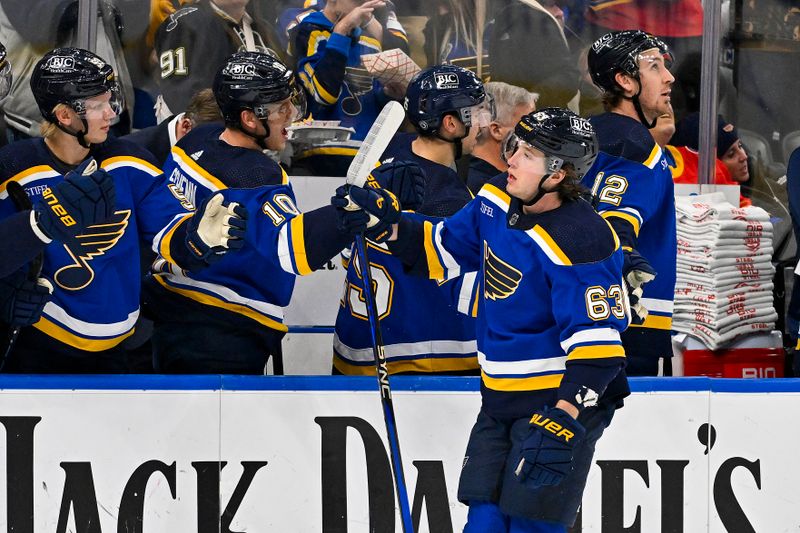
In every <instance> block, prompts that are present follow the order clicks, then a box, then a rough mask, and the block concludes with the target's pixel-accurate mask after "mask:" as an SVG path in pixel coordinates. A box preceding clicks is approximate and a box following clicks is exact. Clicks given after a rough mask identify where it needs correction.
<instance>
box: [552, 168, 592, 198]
mask: <svg viewBox="0 0 800 533" xmlns="http://www.w3.org/2000/svg"><path fill="white" fill-rule="evenodd" d="M561 168H562V169H563V170H565V171H566V172H567V175H566V176H565V177H564V179H563V180H562V181H561V183H559V185H558V197H559V198H561V201H563V202H571V201H573V200H577V199H578V198H580V197H581V196H583V195H585V194H586V193H587V192H588V190H587V189H586V187H584V186H583V185H581V180H580V178H579V177H578V174H577V173H576V172H575V168H574V167H573V166H572V163H564V166H563V167H561Z"/></svg>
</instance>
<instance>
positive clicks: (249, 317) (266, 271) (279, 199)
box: [154, 125, 346, 332]
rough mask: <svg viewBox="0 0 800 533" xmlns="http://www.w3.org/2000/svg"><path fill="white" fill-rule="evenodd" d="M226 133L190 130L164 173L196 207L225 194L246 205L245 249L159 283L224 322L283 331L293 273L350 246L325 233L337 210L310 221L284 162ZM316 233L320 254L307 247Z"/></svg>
mask: <svg viewBox="0 0 800 533" xmlns="http://www.w3.org/2000/svg"><path fill="white" fill-rule="evenodd" d="M222 131H223V128H222V127H221V126H219V125H209V126H206V127H201V128H197V129H195V130H192V131H191V132H190V133H189V134H187V135H186V136H185V137H184V138H183V139H181V140H180V141H179V142H178V143H177V144H176V145H175V146H174V147H173V148H172V152H171V154H170V157H169V158H168V159H167V162H166V163H165V166H164V174H165V176H167V177H168V179H169V181H170V183H171V185H172V186H173V187H176V188H177V189H178V190H179V192H180V193H182V194H183V195H184V196H186V197H187V198H188V199H190V200H191V201H192V202H193V203H196V204H200V203H201V202H202V201H203V200H205V199H206V198H208V197H209V196H211V195H212V194H213V193H215V192H216V191H223V194H224V195H225V200H226V201H230V202H238V203H240V204H241V205H243V206H244V207H245V208H247V212H248V216H249V218H248V225H247V231H246V233H245V243H244V247H243V248H242V249H241V250H238V251H237V252H236V253H232V254H226V256H225V257H223V258H222V259H221V260H220V261H218V262H216V263H214V264H212V265H211V266H209V267H208V268H206V269H203V270H202V271H199V272H184V271H181V270H177V269H173V268H166V269H163V271H162V272H160V273H158V274H156V275H154V280H155V281H156V282H157V283H159V284H160V285H161V286H162V287H163V288H165V289H167V290H169V291H171V292H173V293H176V294H179V295H182V296H184V297H186V298H189V299H190V300H193V301H194V302H196V303H197V304H200V305H201V306H205V311H203V312H204V313H206V314H208V313H211V312H213V313H215V317H217V318H218V319H221V320H226V321H228V322H231V323H232V324H234V325H237V326H242V327H253V326H254V325H255V324H254V323H253V322H256V323H258V324H261V325H263V326H266V327H268V328H271V329H272V330H277V331H280V332H285V331H286V329H287V328H286V326H285V325H284V324H283V308H284V307H285V306H286V305H288V304H289V300H290V299H291V296H292V291H293V290H294V282H295V276H297V275H303V274H310V273H311V272H312V270H314V269H315V268H318V266H319V265H320V264H321V263H322V262H324V261H323V260H322V259H318V258H317V255H315V252H316V251H319V253H321V254H322V255H327V257H325V258H324V260H328V259H330V257H332V256H333V255H334V254H335V253H336V252H338V251H339V250H341V249H342V248H344V246H345V245H346V243H345V242H341V241H342V239H341V238H339V239H337V238H336V237H333V236H331V235H328V234H327V233H326V231H327V232H332V231H335V228H336V222H335V218H333V216H335V215H334V214H333V213H334V211H333V208H329V209H327V210H325V209H323V210H317V211H315V212H312V213H315V214H316V215H320V214H321V215H322V219H321V220H320V217H319V216H315V215H312V218H313V219H314V220H313V221H311V222H309V221H308V216H309V214H301V213H300V212H299V211H298V210H297V208H296V207H295V197H294V191H293V190H292V187H291V185H290V184H289V183H288V179H287V176H286V173H285V172H284V171H283V169H282V168H281V167H280V165H278V164H277V163H275V162H274V161H272V160H271V159H270V158H268V157H267V156H265V155H264V154H263V153H261V152H260V151H258V150H250V149H246V148H241V147H235V146H231V145H229V144H227V143H225V142H223V141H221V140H220V139H219V135H220V134H221V133H222ZM315 228H321V229H317V230H315ZM310 231H316V232H317V235H318V236H319V238H317V239H314V241H315V242H316V243H317V245H316V247H315V248H314V250H309V249H307V248H306V243H307V242H309V240H308V239H307V238H306V235H307V233H308V232H310ZM312 244H314V243H312ZM336 246H338V248H336ZM331 247H332V248H333V251H330V252H328V249H329V248H331ZM217 310H222V311H223V313H222V314H219V313H217Z"/></svg>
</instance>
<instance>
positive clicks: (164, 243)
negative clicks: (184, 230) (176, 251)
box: [158, 213, 192, 264]
mask: <svg viewBox="0 0 800 533" xmlns="http://www.w3.org/2000/svg"><path fill="white" fill-rule="evenodd" d="M191 216H192V214H191V213H189V214H188V215H184V216H182V217H181V218H180V219H178V221H177V222H176V223H175V224H173V225H172V227H171V228H170V229H169V231H167V232H166V233H165V234H164V236H163V237H161V242H160V243H159V245H158V253H159V255H161V257H163V258H164V259H166V260H167V261H169V262H170V263H172V264H175V260H174V259H173V258H172V254H170V252H169V247H170V243H171V242H172V236H173V235H174V234H175V230H176V229H177V228H178V226H180V225H181V224H183V223H184V222H186V220H187V219H188V218H189V217H191Z"/></svg>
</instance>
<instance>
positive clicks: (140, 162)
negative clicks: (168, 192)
mask: <svg viewBox="0 0 800 533" xmlns="http://www.w3.org/2000/svg"><path fill="white" fill-rule="evenodd" d="M117 163H135V164H137V165H142V166H143V167H147V168H148V169H150V171H151V172H153V173H154V175H156V176H158V175H160V174H163V173H164V171H162V170H161V169H160V168H158V167H157V166H155V165H154V164H152V163H150V162H149V161H145V160H144V159H139V158H138V157H132V156H129V155H120V156H116V157H109V158H108V159H105V160H103V162H102V163H100V167H101V168H106V167H108V166H111V165H114V164H117Z"/></svg>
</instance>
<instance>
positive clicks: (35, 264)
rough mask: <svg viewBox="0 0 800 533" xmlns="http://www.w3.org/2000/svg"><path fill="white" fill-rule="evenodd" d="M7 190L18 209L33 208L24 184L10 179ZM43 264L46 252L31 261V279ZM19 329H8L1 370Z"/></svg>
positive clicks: (29, 268) (29, 277)
mask: <svg viewBox="0 0 800 533" xmlns="http://www.w3.org/2000/svg"><path fill="white" fill-rule="evenodd" d="M6 190H7V191H8V196H9V197H11V201H12V202H14V206H15V207H16V208H17V211H29V210H30V209H33V204H32V203H31V199H30V198H29V197H28V193H26V192H25V189H23V188H22V185H20V184H19V183H18V182H16V181H9V182H8V185H6ZM42 265H44V252H39V253H38V254H36V257H34V258H33V260H32V261H31V264H30V266H28V279H29V280H31V281H33V280H35V279H39V275H40V274H41V273H42ZM19 330H20V326H13V327H10V328H9V330H8V345H7V346H6V351H5V352H4V353H3V360H2V361H0V372H2V371H3V368H5V366H6V361H7V360H8V356H9V355H11V351H12V350H13V349H14V344H15V343H16V342H17V337H18V336H19Z"/></svg>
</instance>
